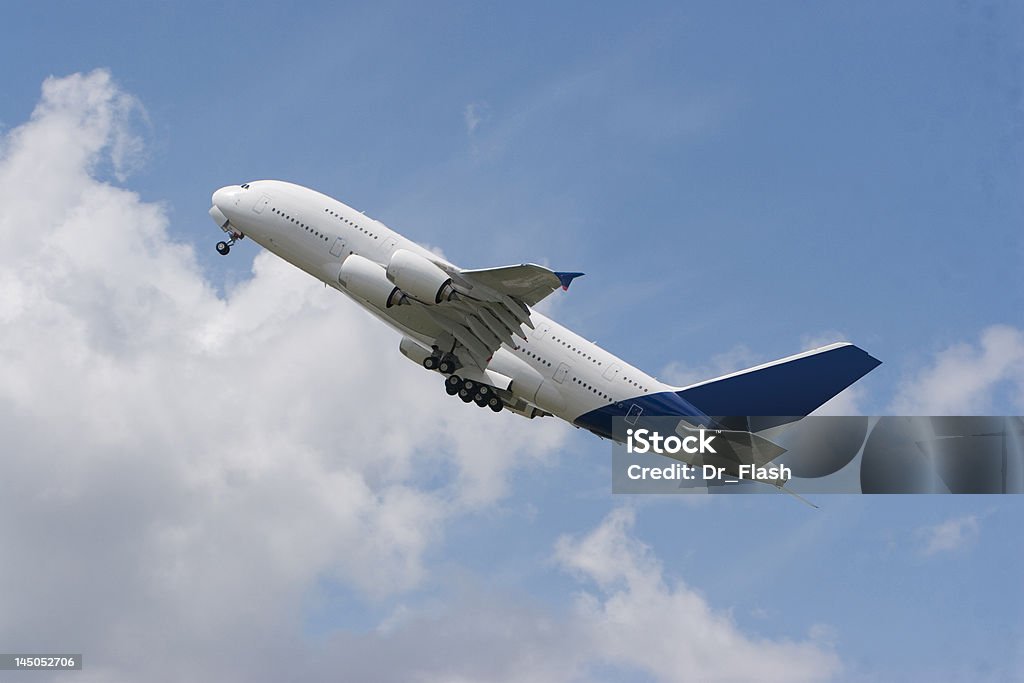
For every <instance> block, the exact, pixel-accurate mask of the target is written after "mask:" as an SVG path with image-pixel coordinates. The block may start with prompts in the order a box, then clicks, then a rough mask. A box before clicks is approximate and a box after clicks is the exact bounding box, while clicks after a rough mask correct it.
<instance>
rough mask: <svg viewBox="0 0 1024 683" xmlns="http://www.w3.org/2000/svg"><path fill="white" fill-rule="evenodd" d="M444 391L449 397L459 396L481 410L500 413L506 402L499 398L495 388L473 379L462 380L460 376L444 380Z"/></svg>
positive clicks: (451, 376)
mask: <svg viewBox="0 0 1024 683" xmlns="http://www.w3.org/2000/svg"><path fill="white" fill-rule="evenodd" d="M444 390H445V391H446V392H448V395H449V396H458V397H459V398H461V399H462V402H463V403H475V404H477V405H478V406H480V407H481V408H490V409H491V410H493V411H494V412H496V413H500V412H501V409H502V408H504V407H505V402H504V401H502V400H501V397H500V396H498V392H497V391H496V390H495V388H494V387H492V386H489V385H487V384H482V383H480V382H474V381H473V380H471V379H465V380H464V379H462V378H461V377H459V376H458V375H449V376H448V377H446V378H445V380H444Z"/></svg>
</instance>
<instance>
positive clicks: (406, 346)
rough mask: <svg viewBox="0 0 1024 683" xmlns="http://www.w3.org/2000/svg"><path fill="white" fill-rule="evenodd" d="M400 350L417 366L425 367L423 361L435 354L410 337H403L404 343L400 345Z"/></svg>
mask: <svg viewBox="0 0 1024 683" xmlns="http://www.w3.org/2000/svg"><path fill="white" fill-rule="evenodd" d="M398 350H399V351H401V352H402V355H403V356H405V357H406V358H408V359H409V360H411V361H412V362H413V363H415V364H416V365H423V361H425V360H426V359H427V358H429V357H430V356H431V355H432V354H433V353H434V350H433V349H428V348H427V347H426V346H424V345H423V344H420V343H419V342H418V341H416V340H415V339H410V338H409V337H402V341H401V342H399V343H398Z"/></svg>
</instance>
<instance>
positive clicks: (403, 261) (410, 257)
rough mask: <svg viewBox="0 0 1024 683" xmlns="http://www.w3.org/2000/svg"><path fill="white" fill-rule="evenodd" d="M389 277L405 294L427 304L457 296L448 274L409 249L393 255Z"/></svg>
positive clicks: (389, 265) (389, 266)
mask: <svg viewBox="0 0 1024 683" xmlns="http://www.w3.org/2000/svg"><path fill="white" fill-rule="evenodd" d="M387 277H388V280H390V281H391V282H393V283H395V285H396V286H397V287H398V288H399V289H401V290H402V291H403V292H405V293H406V294H408V295H409V296H411V297H412V298H413V299H416V300H417V301H422V302H423V303H425V304H439V303H441V302H442V301H448V300H450V299H451V298H452V296H453V295H454V294H455V288H454V287H453V286H452V279H451V278H450V277H448V273H446V272H444V271H443V270H441V269H440V268H438V267H437V265H436V264H434V263H432V262H431V261H430V260H429V259H426V258H424V257H422V256H420V255H419V254H414V253H413V252H411V251H409V250H407V249H398V250H397V251H395V253H394V254H392V255H391V260H390V261H389V262H388V270H387Z"/></svg>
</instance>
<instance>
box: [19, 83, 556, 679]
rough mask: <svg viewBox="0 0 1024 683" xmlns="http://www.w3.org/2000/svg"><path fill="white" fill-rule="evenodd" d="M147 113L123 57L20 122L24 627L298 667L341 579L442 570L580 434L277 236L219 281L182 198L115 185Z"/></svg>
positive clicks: (162, 665)
mask: <svg viewBox="0 0 1024 683" xmlns="http://www.w3.org/2000/svg"><path fill="white" fill-rule="evenodd" d="M140 114H141V112H140V109H139V104H138V103H137V102H136V101H135V100H134V98H132V97H131V96H129V95H127V94H125V93H124V92H122V91H121V90H119V88H118V87H117V86H116V84H115V83H114V82H113V81H112V79H111V77H110V75H109V74H108V73H107V72H105V71H95V72H92V73H89V74H77V75H74V76H69V77H67V78H51V79H48V80H47V81H46V82H45V83H44V85H43V93H42V98H41V100H40V102H39V105H38V106H37V107H36V109H35V111H34V112H33V114H32V117H31V120H30V121H28V122H27V123H25V124H24V125H21V126H18V127H16V128H14V129H12V130H11V131H10V132H8V133H7V134H6V136H5V139H4V141H3V145H2V149H3V153H2V157H0V205H2V206H3V207H4V209H3V211H2V212H0V240H2V243H3V245H4V247H3V249H0V324H2V329H3V334H2V335H0V430H2V432H3V434H4V445H3V451H4V465H5V472H4V476H3V478H2V479H0V543H3V545H4V547H5V548H18V549H19V550H18V552H17V553H13V552H9V553H5V560H4V562H3V563H0V590H2V591H3V594H4V596H5V599H4V608H3V610H0V640H2V641H3V642H5V643H8V644H10V645H12V646H17V645H19V644H20V645H21V646H22V647H27V648H28V649H31V650H37V649H43V650H45V649H55V650H63V649H66V648H67V647H68V646H69V645H72V646H74V647H76V648H77V649H80V650H82V651H83V652H88V653H89V661H90V665H89V670H90V672H91V673H88V674H83V675H86V676H87V677H86V678H85V679H83V680H88V677H90V676H91V677H96V678H97V679H104V680H111V679H132V680H139V679H145V680H172V679H173V680H180V679H182V678H205V679H210V678H222V679H225V680H243V679H244V680H251V679H252V678H253V677H260V678H268V677H273V674H272V671H273V670H274V669H273V667H270V668H267V667H266V665H267V662H268V661H269V660H271V659H273V658H274V657H276V656H278V655H280V654H281V653H288V652H292V651H293V649H294V647H296V645H295V643H296V640H297V639H299V638H300V633H301V622H302V607H301V606H302V605H303V604H304V603H303V599H304V596H306V595H307V594H308V592H309V591H311V590H312V589H313V587H314V586H316V585H317V583H318V582H320V581H324V580H333V581H337V582H340V584H341V585H344V586H347V587H350V588H351V589H353V590H356V591H358V592H359V593H360V594H362V595H364V596H368V599H374V598H380V597H381V596H387V595H393V594H395V593H396V592H401V591H405V590H408V589H410V588H412V587H415V586H417V585H419V584H420V583H421V581H422V580H423V577H424V574H425V569H424V553H425V552H426V551H427V549H428V548H429V547H430V546H431V544H433V543H435V542H437V541H438V539H439V538H440V537H441V536H442V534H443V531H444V525H445V522H446V521H447V520H449V519H450V518H451V517H452V516H453V515H464V514H467V513H472V512H473V511H474V510H478V509H481V508H482V507H484V506H487V505H489V504H491V503H493V502H494V501H496V500H498V499H499V498H500V497H501V496H503V495H504V494H505V492H506V490H507V479H508V473H509V472H510V471H511V470H512V469H513V468H515V467H529V466H532V465H536V464H543V463H545V462H547V461H548V460H549V459H550V458H551V457H552V454H553V452H554V451H555V450H556V449H557V447H558V446H559V444H560V443H561V442H562V440H563V438H564V435H565V434H566V433H567V432H568V430H567V429H566V428H565V427H564V425H559V424H558V423H556V422H554V421H540V420H537V421H532V422H526V421H524V420H522V419H521V418H518V417H516V416H513V415H509V414H502V415H494V414H493V413H491V412H490V411H483V410H478V409H476V408H475V407H473V406H468V407H467V406H465V405H463V404H462V403H461V402H459V401H457V400H453V399H450V398H449V397H447V396H446V395H445V394H444V392H443V390H442V387H441V383H440V379H439V378H438V377H437V376H435V375H431V374H430V373H426V372H424V371H423V370H422V369H417V368H415V367H414V366H413V365H412V364H410V363H408V361H406V360H405V359H404V358H402V357H401V356H400V354H399V353H398V350H397V344H398V339H397V338H396V337H395V336H394V334H393V333H391V332H390V331H388V330H386V329H385V328H383V327H382V326H380V325H379V323H377V322H376V321H375V320H374V319H372V318H371V317H370V316H369V315H367V314H365V313H364V312H362V311H360V310H359V309H358V308H357V307H356V306H354V305H353V304H351V303H350V302H348V301H347V300H345V299H344V298H343V297H342V296H340V295H338V294H337V293H336V292H334V291H333V290H327V289H325V288H324V287H323V286H322V285H319V283H317V282H316V281H315V280H313V279H312V278H309V277H308V276H306V275H304V274H303V273H301V272H299V271H298V270H296V269H294V268H292V267H291V266H289V265H287V264H285V263H284V262H282V261H280V260H278V259H276V258H275V257H272V256H270V255H268V254H261V255H259V256H258V257H257V258H256V259H255V262H254V263H253V274H252V277H251V278H250V279H248V280H246V281H244V282H242V283H240V284H238V285H237V286H235V287H234V288H233V289H231V291H229V292H228V293H227V295H226V296H225V297H220V296H218V295H217V293H216V291H215V288H214V286H213V285H212V284H211V283H210V282H209V281H207V280H206V279H205V278H204V276H203V275H202V273H201V271H200V269H199V267H198V266H197V263H196V260H195V257H194V254H193V252H192V249H191V247H189V246H187V245H185V244H181V243H179V242H176V241H175V240H174V239H173V238H172V237H171V235H170V233H169V223H168V218H167V215H166V213H165V211H164V209H163V207H162V206H161V205H159V204H154V203H147V202H143V201H142V200H141V199H140V198H139V197H138V195H136V194H135V193H133V192H130V191H127V190H125V189H121V188H119V187H115V186H112V185H110V184H107V183H105V182H102V181H101V180H99V179H98V174H99V173H100V172H101V171H102V168H103V167H104V165H106V164H110V165H111V168H113V171H114V174H115V175H121V176H123V174H124V173H125V172H126V171H127V170H128V168H129V166H130V162H131V158H132V157H133V156H137V154H138V152H139V148H138V143H137V142H136V141H135V140H136V138H135V137H134V134H133V133H132V132H131V130H132V129H131V126H132V123H131V121H132V117H137V116H139V115H140ZM205 208H206V207H195V211H198V212H204V211H205ZM214 232H215V227H214V226H213V225H212V223H211V240H212V239H214ZM233 256H234V255H233ZM254 649H256V650H260V653H259V654H258V655H256V656H254V655H253V650H254ZM264 649H266V652H263V650H264ZM145 650H148V652H149V654H148V658H146V657H143V656H142V655H141V653H142V652H143V651H145ZM131 653H139V654H137V655H133V654H131ZM182 653H188V654H187V655H186V654H182ZM240 658H247V659H250V660H251V662H250V663H249V664H248V665H247V666H243V667H239V666H237V661H238V659H240ZM175 662H176V663H175ZM280 677H281V676H278V678H280Z"/></svg>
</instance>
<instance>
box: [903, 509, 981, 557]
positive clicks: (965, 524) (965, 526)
mask: <svg viewBox="0 0 1024 683" xmlns="http://www.w3.org/2000/svg"><path fill="white" fill-rule="evenodd" d="M980 531H981V524H980V522H979V518H978V516H977V515H966V516H964V517H955V518H953V519H947V520H946V521H945V522H942V523H941V524H935V525H933V526H926V527H923V528H921V529H919V530H918V536H919V537H920V538H921V542H922V547H921V551H922V552H923V553H924V554H925V555H935V554H937V553H944V552H952V551H955V550H959V549H961V548H963V547H965V546H967V545H968V544H970V543H972V542H973V541H974V540H975V539H976V538H977V537H978V533H979V532H980Z"/></svg>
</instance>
